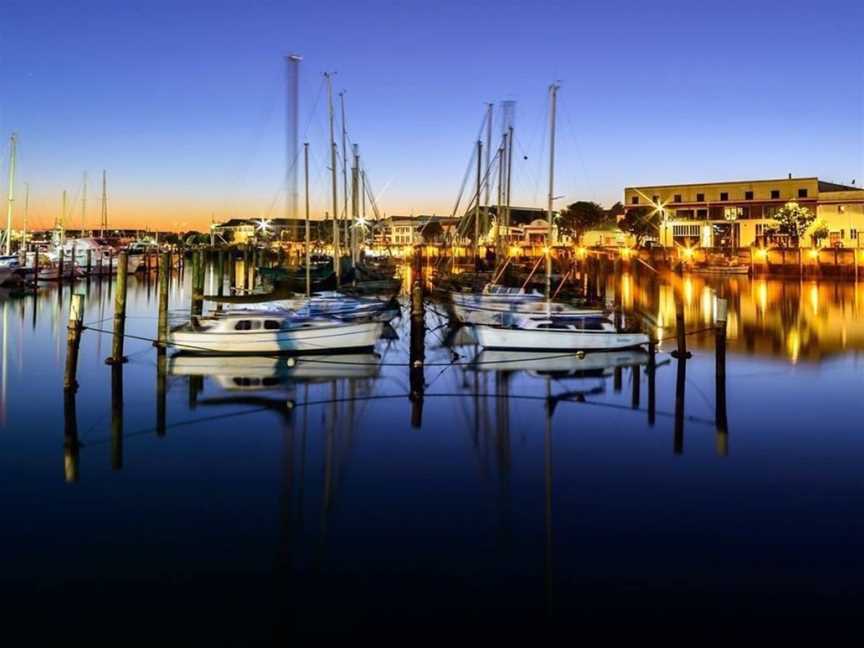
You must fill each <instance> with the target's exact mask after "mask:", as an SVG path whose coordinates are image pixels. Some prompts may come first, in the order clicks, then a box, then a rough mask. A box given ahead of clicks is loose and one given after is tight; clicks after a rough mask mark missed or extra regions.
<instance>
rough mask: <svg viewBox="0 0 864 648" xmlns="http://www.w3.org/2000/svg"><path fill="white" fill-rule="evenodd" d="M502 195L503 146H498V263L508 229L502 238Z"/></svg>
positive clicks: (505, 245)
mask: <svg viewBox="0 0 864 648" xmlns="http://www.w3.org/2000/svg"><path fill="white" fill-rule="evenodd" d="M503 195H504V146H500V147H499V148H498V206H497V207H496V208H495V255H496V257H497V258H498V263H501V262H502V259H501V257H502V256H504V255H503V254H502V253H503V252H505V251H506V250H507V234H509V232H508V230H506V229H505V230H504V238H503V239H502V237H501V219H502V217H503V214H502V205H503V203H504V200H503Z"/></svg>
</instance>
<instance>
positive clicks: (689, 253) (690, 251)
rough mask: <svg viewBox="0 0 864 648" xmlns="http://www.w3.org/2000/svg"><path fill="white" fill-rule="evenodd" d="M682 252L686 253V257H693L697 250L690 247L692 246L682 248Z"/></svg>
mask: <svg viewBox="0 0 864 648" xmlns="http://www.w3.org/2000/svg"><path fill="white" fill-rule="evenodd" d="M681 252H682V254H683V255H684V258H685V259H692V258H693V254H695V251H694V250H693V248H690V247H685V248H681Z"/></svg>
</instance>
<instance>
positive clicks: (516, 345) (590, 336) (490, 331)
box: [475, 325, 648, 351]
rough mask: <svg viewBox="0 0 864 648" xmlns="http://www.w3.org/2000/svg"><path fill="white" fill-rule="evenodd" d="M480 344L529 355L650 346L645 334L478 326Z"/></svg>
mask: <svg viewBox="0 0 864 648" xmlns="http://www.w3.org/2000/svg"><path fill="white" fill-rule="evenodd" d="M475 334H476V336H477V341H478V343H479V344H480V346H482V347H483V348H485V349H524V350H527V351H597V350H610V349H632V348H635V347H639V346H642V345H643V344H648V336H647V335H644V334H642V333H617V332H614V331H564V330H548V329H547V330H544V329H521V328H503V327H495V326H482V325H481V326H476V327H475Z"/></svg>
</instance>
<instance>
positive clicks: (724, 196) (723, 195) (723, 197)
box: [720, 191, 729, 200]
mask: <svg viewBox="0 0 864 648" xmlns="http://www.w3.org/2000/svg"><path fill="white" fill-rule="evenodd" d="M720 200H729V194H728V193H727V192H725V191H721V192H720Z"/></svg>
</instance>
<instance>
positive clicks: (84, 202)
mask: <svg viewBox="0 0 864 648" xmlns="http://www.w3.org/2000/svg"><path fill="white" fill-rule="evenodd" d="M86 228H87V172H86V171H85V172H84V184H83V187H82V189H81V236H82V237H83V236H84V230H85V229H86Z"/></svg>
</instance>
